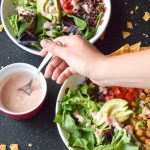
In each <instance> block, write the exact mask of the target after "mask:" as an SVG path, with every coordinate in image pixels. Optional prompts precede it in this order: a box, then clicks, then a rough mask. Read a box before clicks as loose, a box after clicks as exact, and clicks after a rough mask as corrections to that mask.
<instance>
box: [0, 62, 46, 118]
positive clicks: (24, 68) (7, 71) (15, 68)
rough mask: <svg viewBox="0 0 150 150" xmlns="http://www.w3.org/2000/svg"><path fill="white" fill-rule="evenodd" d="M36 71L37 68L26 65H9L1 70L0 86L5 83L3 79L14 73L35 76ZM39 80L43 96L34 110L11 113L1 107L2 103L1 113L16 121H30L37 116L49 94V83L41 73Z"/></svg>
mask: <svg viewBox="0 0 150 150" xmlns="http://www.w3.org/2000/svg"><path fill="white" fill-rule="evenodd" d="M36 70H37V68H36V67H34V66H32V65H29V64H25V63H15V64H11V65H8V66H6V67H4V68H3V69H1V70H0V84H1V82H2V81H3V79H5V78H6V77H7V76H9V75H11V74H12V73H15V72H25V73H29V74H31V75H34V73H35V72H36ZM37 79H38V80H39V82H40V84H41V87H42V96H41V99H40V100H39V102H38V103H37V104H36V105H35V106H34V107H33V108H32V109H30V110H28V111H26V112H20V113H16V112H11V111H9V110H8V109H6V108H5V107H3V105H1V102H0V111H2V112H3V113H5V114H7V115H8V116H9V117H11V118H14V119H28V118H31V117H33V116H34V115H35V114H37V112H39V110H40V109H41V108H42V106H43V103H44V100H45V96H46V93H47V83H46V80H45V78H44V76H43V74H42V73H40V74H39V75H38V76H37Z"/></svg>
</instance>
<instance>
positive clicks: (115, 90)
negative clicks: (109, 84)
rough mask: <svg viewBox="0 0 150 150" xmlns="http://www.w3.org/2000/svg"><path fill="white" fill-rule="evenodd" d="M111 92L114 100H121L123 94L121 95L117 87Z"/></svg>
mask: <svg viewBox="0 0 150 150" xmlns="http://www.w3.org/2000/svg"><path fill="white" fill-rule="evenodd" d="M113 91H114V94H115V97H116V98H123V94H122V93H121V90H120V88H119V87H113Z"/></svg>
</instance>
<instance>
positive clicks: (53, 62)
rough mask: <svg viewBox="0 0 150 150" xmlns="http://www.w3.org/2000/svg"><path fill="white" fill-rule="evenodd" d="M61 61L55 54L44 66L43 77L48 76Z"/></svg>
mask: <svg viewBox="0 0 150 150" xmlns="http://www.w3.org/2000/svg"><path fill="white" fill-rule="evenodd" d="M62 61H63V60H62V59H61V58H59V57H57V56H55V57H53V58H52V60H51V61H50V62H49V64H48V65H47V67H46V70H45V74H44V75H45V77H46V78H50V77H51V75H52V74H53V72H54V70H55V69H56V68H57V67H58V66H59V65H60V64H61V62H62Z"/></svg>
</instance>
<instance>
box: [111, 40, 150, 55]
mask: <svg viewBox="0 0 150 150" xmlns="http://www.w3.org/2000/svg"><path fill="white" fill-rule="evenodd" d="M140 46H141V42H138V43H136V44H133V45H131V46H130V45H129V44H126V45H124V46H122V47H121V48H120V49H118V50H117V51H115V52H113V53H112V54H110V55H109V56H118V55H121V54H126V53H133V52H138V51H142V50H146V49H150V46H148V47H140Z"/></svg>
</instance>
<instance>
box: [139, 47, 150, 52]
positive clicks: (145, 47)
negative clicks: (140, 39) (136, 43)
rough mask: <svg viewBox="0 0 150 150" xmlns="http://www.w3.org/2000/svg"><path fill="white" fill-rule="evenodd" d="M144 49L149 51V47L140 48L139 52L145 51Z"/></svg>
mask: <svg viewBox="0 0 150 150" xmlns="http://www.w3.org/2000/svg"><path fill="white" fill-rule="evenodd" d="M146 49H150V46H148V47H141V48H140V50H141V51H142V50H146Z"/></svg>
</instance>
